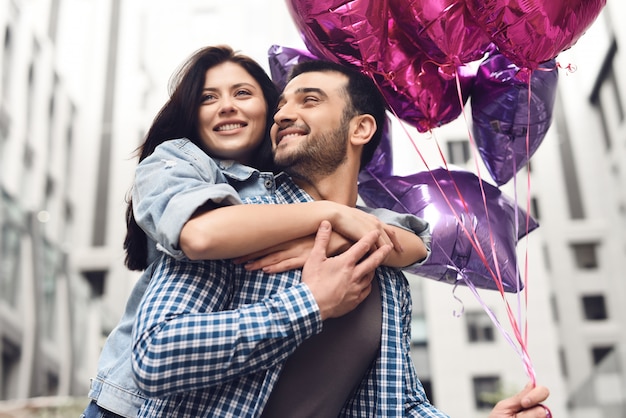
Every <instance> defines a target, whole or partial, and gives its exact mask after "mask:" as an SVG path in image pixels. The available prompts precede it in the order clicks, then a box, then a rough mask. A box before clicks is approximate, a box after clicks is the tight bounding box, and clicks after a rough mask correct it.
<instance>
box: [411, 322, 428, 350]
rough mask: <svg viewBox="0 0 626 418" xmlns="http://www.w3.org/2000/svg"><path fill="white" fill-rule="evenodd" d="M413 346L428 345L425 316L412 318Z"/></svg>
mask: <svg viewBox="0 0 626 418" xmlns="http://www.w3.org/2000/svg"><path fill="white" fill-rule="evenodd" d="M411 345H412V346H419V347H425V346H426V345H428V338H427V336H426V319H425V318H424V317H423V316H416V315H414V316H413V318H411Z"/></svg>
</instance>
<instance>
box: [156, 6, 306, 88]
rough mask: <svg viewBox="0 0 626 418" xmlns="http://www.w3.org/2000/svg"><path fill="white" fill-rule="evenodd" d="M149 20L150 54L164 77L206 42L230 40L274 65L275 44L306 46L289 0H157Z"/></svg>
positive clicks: (248, 52)
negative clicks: (270, 54) (271, 54)
mask: <svg viewBox="0 0 626 418" xmlns="http://www.w3.org/2000/svg"><path fill="white" fill-rule="evenodd" d="M144 1H146V0H144ZM145 22H146V23H145V24H146V30H145V36H146V39H145V41H146V59H148V60H150V61H149V62H150V64H151V65H154V67H153V68H159V69H160V70H161V71H163V73H162V74H161V76H162V77H169V74H171V72H172V71H173V70H174V69H175V67H176V65H177V64H178V63H180V62H182V61H183V60H184V59H185V58H186V57H187V56H189V55H190V54H191V53H192V52H193V51H195V50H196V49H198V48H201V47H203V46H206V45H215V44H228V45H230V46H232V47H233V48H234V49H236V50H240V51H241V52H243V53H244V54H246V55H249V56H251V57H252V58H254V59H255V60H256V61H258V62H259V63H260V64H261V65H263V66H264V68H265V69H266V70H268V71H269V66H268V64H267V62H268V61H267V51H268V49H269V48H270V46H271V45H274V44H276V45H281V46H287V47H291V48H304V43H303V41H302V39H301V37H300V32H299V31H298V29H297V28H296V26H295V24H294V23H293V20H292V19H291V16H290V15H289V11H288V7H287V3H286V0H263V1H259V0H234V1H229V2H216V1H210V0H203V1H201V0H182V1H173V0H156V1H155V0H152V1H149V12H148V15H147V16H146V20H145ZM172 27H174V28H176V30H171V28H172ZM164 28H165V29H166V30H163V29H164Z"/></svg>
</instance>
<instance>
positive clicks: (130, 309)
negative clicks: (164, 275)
mask: <svg viewBox="0 0 626 418" xmlns="http://www.w3.org/2000/svg"><path fill="white" fill-rule="evenodd" d="M173 81H174V86H175V88H174V89H173V92H172V94H171V97H170V99H169V100H168V102H167V103H166V104H165V105H164V107H163V108H162V109H161V111H160V112H159V114H158V115H157V117H156V118H155V120H154V123H153V125H152V127H151V128H150V130H149V132H148V135H147V137H146V141H145V142H144V144H143V146H142V147H141V149H140V158H139V165H138V167H137V170H136V176H135V185H134V188H133V193H132V200H131V202H129V205H128V211H127V224H128V233H127V237H126V240H125V243H124V247H125V249H126V252H127V258H126V264H127V266H128V267H129V268H130V269H132V270H144V269H145V271H144V273H143V274H142V276H141V277H140V279H139V281H138V283H137V284H136V286H135V288H134V289H133V292H132V293H131V296H130V298H129V301H128V303H127V306H126V311H125V313H124V316H123V318H122V320H121V321H120V323H119V324H118V326H117V327H116V328H115V329H114V330H113V332H112V333H111V335H110V336H109V338H108V339H107V342H106V344H105V346H104V348H103V350H102V354H101V356H100V361H99V367H98V375H97V377H96V378H95V379H93V380H92V386H91V390H90V393H89V396H90V398H91V399H92V402H91V403H90V404H89V406H88V407H87V409H86V410H85V412H84V416H85V417H96V416H99V417H118V416H125V417H134V416H136V414H137V411H138V409H139V407H140V406H141V404H142V403H143V401H144V397H143V395H142V394H141V393H140V392H139V390H138V389H137V387H136V385H135V383H134V380H133V373H132V369H131V365H130V348H131V347H130V344H131V332H132V325H133V322H134V318H135V315H136V310H137V307H138V305H139V302H140V300H141V297H142V295H143V293H144V291H145V289H146V287H147V284H148V282H149V280H150V277H151V275H152V267H153V264H154V261H155V260H157V258H158V257H160V256H161V253H165V254H168V255H169V256H172V257H174V258H177V259H224V258H235V257H244V258H243V259H242V260H247V259H249V258H250V257H251V256H250V254H252V257H256V256H259V255H265V254H269V255H268V256H267V257H262V258H261V259H260V260H259V261H257V262H255V263H253V264H251V268H259V267H264V269H265V270H266V271H268V272H277V271H282V270H286V269H291V268H296V267H301V266H302V265H303V261H304V260H305V259H306V255H307V254H308V253H307V250H306V249H303V248H310V247H311V246H312V238H307V237H312V234H314V233H315V231H316V230H317V228H318V226H319V224H320V222H321V221H322V220H324V219H330V220H332V221H333V230H335V231H339V232H341V233H342V234H343V235H344V236H345V238H342V237H340V236H339V235H337V234H335V240H336V241H335V244H334V245H333V248H335V249H336V250H337V251H340V250H341V249H342V248H343V247H345V245H346V244H347V243H349V242H351V241H355V240H358V239H359V238H361V237H362V236H363V235H365V233H366V232H368V231H370V230H371V229H379V230H381V231H383V233H382V235H381V239H380V241H379V243H378V244H379V245H383V244H385V243H390V242H391V243H393V244H394V251H393V252H392V253H391V255H390V257H389V258H388V261H387V265H390V266H395V267H400V266H406V265H408V264H412V263H414V262H416V261H418V260H422V259H424V258H425V257H426V255H427V249H426V247H425V245H424V243H423V242H422V241H421V239H420V238H419V237H418V236H417V235H415V234H414V233H413V232H408V231H406V230H404V229H401V228H394V227H390V226H387V225H384V224H382V223H381V222H380V221H378V220H377V219H376V218H375V217H373V216H372V215H370V214H367V213H365V212H362V211H360V210H357V209H353V208H348V207H346V206H343V205H339V204H335V203H332V202H323V201H322V202H311V203H303V204H294V205H272V206H271V207H268V206H267V205H258V206H257V205H255V206H257V207H255V208H253V209H254V210H258V211H259V212H258V213H261V211H263V212H262V213H263V214H262V215H260V216H259V219H262V220H263V222H260V223H259V224H260V227H259V231H262V232H259V234H260V236H262V237H263V239H256V238H254V237H252V238H251V237H250V233H251V232H256V231H246V232H247V238H246V239H245V240H244V239H241V240H239V239H235V238H233V234H234V232H235V231H234V230H233V229H232V228H231V227H230V226H229V227H226V224H225V223H224V222H223V219H224V218H223V217H222V216H224V214H226V216H227V217H228V212H227V211H228V210H229V208H228V206H232V205H237V204H239V203H241V198H244V197H251V196H258V195H265V194H270V193H272V191H273V190H274V187H275V183H274V176H273V173H272V168H273V167H272V160H271V149H270V141H269V139H268V130H269V127H270V126H271V121H272V118H273V110H274V109H275V105H276V102H277V98H278V92H277V90H276V87H275V86H274V84H273V83H272V81H271V80H270V79H269V77H268V76H267V75H266V74H265V72H264V70H263V69H262V68H261V67H260V66H259V65H258V64H257V63H256V62H254V61H253V60H251V59H250V58H248V57H246V56H243V55H238V54H235V53H234V52H233V51H232V49H231V48H229V47H225V46H221V47H208V48H203V49H201V50H199V51H198V52H196V53H195V54H194V55H193V56H192V57H191V58H190V59H189V60H188V61H187V62H186V63H185V64H184V65H183V67H182V68H181V69H180V70H179V71H178V73H177V76H176V78H175V79H174V80H173ZM252 167H255V168H252ZM207 213H210V214H215V215H216V216H219V217H221V218H219V219H220V222H218V223H217V225H218V227H215V228H213V229H212V230H211V231H210V233H207V230H205V229H198V228H197V226H196V224H194V223H189V222H188V221H189V220H190V219H191V218H194V217H196V216H198V215H201V214H203V215H206V214H207ZM380 213H381V214H383V215H385V216H387V218H385V219H387V220H389V221H394V222H397V221H398V220H399V219H401V217H393V216H391V214H390V213H388V212H384V211H381V212H380ZM402 219H403V217H402ZM235 221H236V220H235ZM221 225H224V226H223V227H220V226H221ZM268 228H269V229H271V231H272V232H271V233H267V232H266V230H267V229H268ZM183 230H184V232H185V233H184V236H185V239H184V240H182V239H181V231H183ZM418 232H419V231H418ZM261 234H262V235H261ZM303 238H304V239H303ZM285 243H287V244H285ZM402 248H406V249H407V251H402ZM277 249H280V250H282V252H280V253H276V252H275V250H277ZM220 308H221V307H220V306H215V307H214V309H216V310H217V309H220ZM96 403H97V404H96Z"/></svg>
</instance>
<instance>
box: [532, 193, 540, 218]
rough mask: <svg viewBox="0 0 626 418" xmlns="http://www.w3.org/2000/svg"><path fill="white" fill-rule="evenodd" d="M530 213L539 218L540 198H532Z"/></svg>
mask: <svg viewBox="0 0 626 418" xmlns="http://www.w3.org/2000/svg"><path fill="white" fill-rule="evenodd" d="M530 214H531V216H532V217H533V218H535V219H536V220H539V219H540V217H539V200H537V198H536V197H531V198H530Z"/></svg>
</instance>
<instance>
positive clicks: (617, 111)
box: [590, 39, 624, 151]
mask: <svg viewBox="0 0 626 418" xmlns="http://www.w3.org/2000/svg"><path fill="white" fill-rule="evenodd" d="M616 54H617V41H616V40H615V39H613V42H612V43H611V46H610V47H609V50H608V51H607V54H606V56H605V58H604V61H603V62H602V67H601V69H600V73H599V75H598V78H597V79H596V82H595V84H594V86H593V89H592V93H591V97H590V101H591V103H592V104H593V105H594V106H595V107H596V109H597V110H598V114H599V116H600V121H601V124H602V133H603V136H604V145H605V148H606V149H607V151H608V150H610V149H611V147H612V145H613V138H612V133H614V132H615V131H616V130H617V128H618V127H619V125H620V124H621V123H622V122H623V121H624V103H623V102H622V98H621V95H620V91H619V86H618V85H617V78H616V76H615V56H616Z"/></svg>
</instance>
